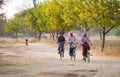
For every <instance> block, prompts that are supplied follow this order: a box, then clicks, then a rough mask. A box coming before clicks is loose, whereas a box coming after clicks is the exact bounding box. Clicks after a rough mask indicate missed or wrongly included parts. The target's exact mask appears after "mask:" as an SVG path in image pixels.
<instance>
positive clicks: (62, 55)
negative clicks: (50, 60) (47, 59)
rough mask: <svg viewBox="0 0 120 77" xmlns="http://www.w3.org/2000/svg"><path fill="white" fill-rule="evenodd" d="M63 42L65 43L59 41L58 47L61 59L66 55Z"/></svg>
mask: <svg viewBox="0 0 120 77" xmlns="http://www.w3.org/2000/svg"><path fill="white" fill-rule="evenodd" d="M63 44H64V43H59V48H58V51H59V52H58V54H59V55H60V60H62V58H63V57H64V50H63Z"/></svg>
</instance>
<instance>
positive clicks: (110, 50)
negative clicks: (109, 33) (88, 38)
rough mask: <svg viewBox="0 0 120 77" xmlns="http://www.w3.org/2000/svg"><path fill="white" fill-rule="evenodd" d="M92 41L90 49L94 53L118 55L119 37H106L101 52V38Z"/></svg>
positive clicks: (119, 49)
mask: <svg viewBox="0 0 120 77" xmlns="http://www.w3.org/2000/svg"><path fill="white" fill-rule="evenodd" d="M92 43H93V45H92V46H91V51H92V52H93V53H94V54H95V55H102V56H103V55H107V56H114V57H120V38H112V37H111V38H107V39H106V43H105V49H104V51H103V52H101V44H102V40H92Z"/></svg>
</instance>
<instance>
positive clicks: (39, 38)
mask: <svg viewBox="0 0 120 77" xmlns="http://www.w3.org/2000/svg"><path fill="white" fill-rule="evenodd" d="M41 34H42V32H39V35H38V40H39V41H40V40H41Z"/></svg>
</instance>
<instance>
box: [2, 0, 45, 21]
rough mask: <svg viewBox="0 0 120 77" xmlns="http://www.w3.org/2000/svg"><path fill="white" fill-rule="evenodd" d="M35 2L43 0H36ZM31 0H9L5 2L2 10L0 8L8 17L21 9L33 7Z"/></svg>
mask: <svg viewBox="0 0 120 77" xmlns="http://www.w3.org/2000/svg"><path fill="white" fill-rule="evenodd" d="M36 1H37V3H39V2H41V1H44V0H36ZM32 2H33V1H32V0H9V2H7V3H6V4H5V5H4V6H3V8H4V9H2V10H0V11H1V12H4V13H5V15H6V17H7V18H8V19H9V18H11V17H13V15H14V14H15V13H17V12H19V11H21V10H23V9H27V8H30V7H33V3H32Z"/></svg>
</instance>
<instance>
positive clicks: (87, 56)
mask: <svg viewBox="0 0 120 77" xmlns="http://www.w3.org/2000/svg"><path fill="white" fill-rule="evenodd" d="M89 50H90V48H89V45H88V44H87V43H86V44H85V52H84V57H83V60H84V62H88V63H90V56H91V55H90V52H89Z"/></svg>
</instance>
